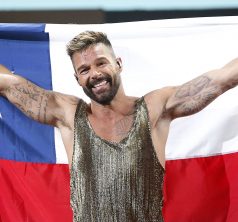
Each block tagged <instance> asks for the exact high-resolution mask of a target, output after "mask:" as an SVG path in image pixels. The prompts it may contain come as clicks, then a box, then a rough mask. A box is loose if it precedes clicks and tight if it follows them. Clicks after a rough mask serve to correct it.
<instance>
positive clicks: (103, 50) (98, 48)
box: [72, 43, 115, 64]
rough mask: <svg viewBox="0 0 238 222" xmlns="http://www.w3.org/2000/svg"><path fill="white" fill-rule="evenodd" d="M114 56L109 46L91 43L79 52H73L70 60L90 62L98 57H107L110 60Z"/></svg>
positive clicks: (76, 62)
mask: <svg viewBox="0 0 238 222" xmlns="http://www.w3.org/2000/svg"><path fill="white" fill-rule="evenodd" d="M114 57H115V56H114V53H113V50H112V49H111V48H110V47H108V46H106V45H104V44H102V43H99V44H96V45H92V46H90V47H88V48H87V49H85V50H83V51H81V52H75V53H74V54H73V56H72V61H73V63H74V64H78V63H87V62H92V61H93V60H95V59H98V58H107V59H109V60H110V59H111V58H114Z"/></svg>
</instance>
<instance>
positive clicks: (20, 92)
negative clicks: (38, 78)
mask: <svg viewBox="0 0 238 222" xmlns="http://www.w3.org/2000/svg"><path fill="white" fill-rule="evenodd" d="M0 94H1V95H2V96H4V97H6V98H7V99H8V100H9V101H10V102H11V103H13V104H14V105H15V106H16V107H18V108H19V109H20V110H21V111H22V112H23V113H25V114H26V115H27V116H29V117H30V118H32V119H34V120H36V121H39V122H41V123H45V124H50V125H53V126H59V125H60V124H67V123H66V120H65V116H66V115H67V114H66V112H67V109H69V108H70V106H75V104H77V101H78V100H77V98H75V97H73V96H67V95H64V94H61V93H56V92H53V91H49V90H45V89H42V88H40V87H38V86H37V85H35V84H33V83H32V82H30V81H28V80H26V79H24V78H22V77H21V76H19V75H13V74H12V73H11V72H10V70H8V69H7V68H6V67H4V66H2V65H0Z"/></svg>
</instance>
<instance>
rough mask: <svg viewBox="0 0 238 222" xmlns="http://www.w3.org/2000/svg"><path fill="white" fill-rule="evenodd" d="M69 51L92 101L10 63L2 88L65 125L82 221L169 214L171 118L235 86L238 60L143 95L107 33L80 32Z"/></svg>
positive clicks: (74, 199) (36, 114)
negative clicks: (35, 79) (165, 210)
mask: <svg viewBox="0 0 238 222" xmlns="http://www.w3.org/2000/svg"><path fill="white" fill-rule="evenodd" d="M138 47H139V46H138ZM67 52H68V55H69V56H70V58H71V60H72V64H73V67H74V70H75V77H76V79H77V81H78V83H79V85H80V86H81V87H82V88H83V90H84V92H85V93H86V95H87V96H88V97H89V98H90V99H91V102H90V103H89V104H87V103H86V102H84V101H83V100H82V99H80V98H77V97H74V96H70V95H65V94H61V93H57V92H53V91H47V90H44V89H42V88H40V87H38V86H36V85H34V84H33V83H31V82H29V81H28V80H26V79H24V78H22V77H20V76H19V75H12V74H11V72H10V71H9V70H8V69H7V68H5V67H4V66H1V67H0V72H1V73H2V74H1V75H0V92H1V95H2V96H5V97H6V98H7V99H8V100H9V101H10V102H11V103H13V104H15V105H16V106H17V107H18V108H19V109H21V110H22V111H23V112H24V113H25V114H26V115H28V116H29V117H31V118H33V119H34V120H36V121H39V122H42V123H45V124H50V125H53V126H56V127H58V128H59V129H60V132H61V136H62V139H63V142H64V145H65V148H66V151H67V155H68V159H69V164H70V168H71V169H70V170H71V205H72V208H73V212H74V221H75V222H78V221H84V222H91V221H92V222H94V221H104V222H111V221H117V222H132V221H133V222H136V221H137V222H139V221H140V222H142V221H143V222H148V221H151V222H152V221H156V222H161V221H163V218H162V202H163V193H162V185H163V177H164V165H165V144H166V140H167V136H168V132H169V126H170V123H171V121H172V120H173V119H175V118H178V117H182V116H186V115H191V114H194V113H196V112H198V111H200V110H202V109H203V108H204V107H206V106H207V105H208V104H209V103H210V102H212V101H213V100H214V99H215V98H216V97H218V96H219V95H221V94H222V93H223V92H225V91H227V90H228V89H230V88H232V87H234V86H236V85H237V84H238V59H234V60H233V61H231V62H229V63H228V64H227V65H225V66H224V67H222V68H221V69H217V70H212V71H209V72H207V73H205V74H203V75H201V76H199V77H197V78H195V79H194V80H191V81H189V82H187V83H185V84H183V85H180V86H174V87H165V88H162V89H157V90H154V91H152V92H148V93H147V94H146V95H144V96H143V97H141V98H136V97H131V96H127V95H126V94H125V91H124V89H123V85H122V82H121V76H120V74H121V71H122V68H123V66H122V61H121V59H120V58H119V57H116V55H115V54H114V51H113V48H112V46H111V43H110V41H109V40H108V38H107V36H106V35H105V34H104V33H101V32H93V31H87V32H83V33H80V34H79V35H78V36H76V37H75V38H73V39H72V40H71V41H70V42H69V44H68V45H67Z"/></svg>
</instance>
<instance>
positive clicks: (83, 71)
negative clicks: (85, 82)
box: [79, 69, 89, 75]
mask: <svg viewBox="0 0 238 222" xmlns="http://www.w3.org/2000/svg"><path fill="white" fill-rule="evenodd" d="M88 72H89V69H82V70H81V71H80V72H79V74H80V75H86V74H88Z"/></svg>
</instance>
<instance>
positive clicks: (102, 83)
mask: <svg viewBox="0 0 238 222" xmlns="http://www.w3.org/2000/svg"><path fill="white" fill-rule="evenodd" d="M106 83H107V81H105V80H104V81H102V82H100V83H98V84H96V85H94V87H95V88H96V87H99V86H102V85H105V84H106Z"/></svg>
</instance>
